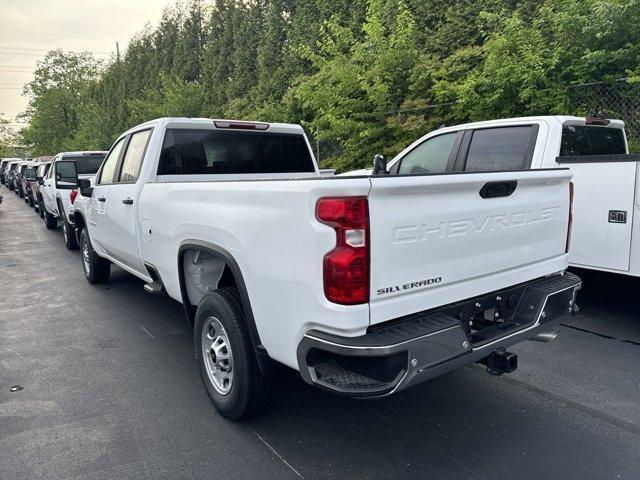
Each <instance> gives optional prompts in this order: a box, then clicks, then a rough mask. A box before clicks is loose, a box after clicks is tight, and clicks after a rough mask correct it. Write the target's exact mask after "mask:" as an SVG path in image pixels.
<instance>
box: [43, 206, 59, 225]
mask: <svg viewBox="0 0 640 480" xmlns="http://www.w3.org/2000/svg"><path fill="white" fill-rule="evenodd" d="M44 226H45V227H47V230H55V229H56V228H58V219H57V218H56V217H55V215H52V214H50V213H49V212H48V211H47V208H46V207H45V209H44Z"/></svg>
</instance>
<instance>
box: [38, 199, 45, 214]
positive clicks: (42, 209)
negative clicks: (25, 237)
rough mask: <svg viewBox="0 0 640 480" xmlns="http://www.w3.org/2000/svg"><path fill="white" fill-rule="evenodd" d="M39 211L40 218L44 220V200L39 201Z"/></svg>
mask: <svg viewBox="0 0 640 480" xmlns="http://www.w3.org/2000/svg"><path fill="white" fill-rule="evenodd" d="M38 210H39V213H40V218H44V204H43V203H42V200H40V199H38Z"/></svg>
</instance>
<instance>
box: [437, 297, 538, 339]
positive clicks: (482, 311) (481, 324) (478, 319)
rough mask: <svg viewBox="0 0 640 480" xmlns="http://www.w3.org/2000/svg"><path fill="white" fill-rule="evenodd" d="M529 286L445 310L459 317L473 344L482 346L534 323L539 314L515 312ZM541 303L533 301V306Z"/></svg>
mask: <svg viewBox="0 0 640 480" xmlns="http://www.w3.org/2000/svg"><path fill="white" fill-rule="evenodd" d="M526 288H527V287H526V286H519V287H514V288H511V289H508V290H502V291H500V292H496V293H491V294H487V295H484V296H482V297H477V298H475V299H473V300H469V301H466V302H461V303H458V304H455V305H453V306H451V307H447V308H446V309H445V310H444V312H445V313H446V314H448V315H451V316H452V317H455V318H457V319H458V320H459V321H460V323H461V324H462V328H464V330H465V332H466V334H467V337H468V338H469V341H470V342H471V344H472V345H473V346H480V345H482V344H484V343H487V342H489V341H491V340H494V339H496V338H500V337H502V336H506V335H509V334H510V333H513V332H516V331H518V330H521V329H523V328H526V327H528V326H531V325H533V323H535V320H536V316H533V315H527V316H522V315H517V314H516V313H517V312H518V311H519V310H518V307H520V304H521V303H522V300H523V297H524V296H525V290H526ZM528 307H529V306H527V308H528ZM538 307H541V306H540V305H535V304H534V305H533V308H532V310H537V309H538Z"/></svg>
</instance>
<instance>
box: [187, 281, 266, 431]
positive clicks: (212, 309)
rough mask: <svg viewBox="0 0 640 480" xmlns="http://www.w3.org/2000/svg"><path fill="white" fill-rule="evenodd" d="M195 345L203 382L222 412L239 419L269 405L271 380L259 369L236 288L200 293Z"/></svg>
mask: <svg viewBox="0 0 640 480" xmlns="http://www.w3.org/2000/svg"><path fill="white" fill-rule="evenodd" d="M194 348H195V353H196V361H197V363H198V368H199V370H200V377H201V378H202V382H203V383H204V386H205V389H206V390H207V394H208V395H209V398H210V399H211V401H212V402H213V404H214V406H215V407H216V410H217V411H218V412H219V413H220V414H221V415H223V416H224V417H227V418H229V419H231V420H239V419H241V418H245V417H248V416H251V415H254V414H256V413H259V412H260V411H261V410H263V409H265V408H266V407H267V406H268V404H269V402H270V401H271V397H272V396H273V391H274V382H273V379H271V378H267V377H265V376H264V375H263V374H262V373H261V372H260V368H259V367H258V362H257V360H256V354H255V351H254V348H253V346H252V343H251V340H250V338H249V332H248V330H247V325H246V322H245V316H244V311H243V309H242V305H241V304H240V299H239V295H238V290H237V289H236V288H222V289H218V290H214V291H213V292H211V293H210V294H208V295H205V296H204V297H203V299H202V300H201V302H200V305H199V306H198V311H197V312H196V321H195V329H194Z"/></svg>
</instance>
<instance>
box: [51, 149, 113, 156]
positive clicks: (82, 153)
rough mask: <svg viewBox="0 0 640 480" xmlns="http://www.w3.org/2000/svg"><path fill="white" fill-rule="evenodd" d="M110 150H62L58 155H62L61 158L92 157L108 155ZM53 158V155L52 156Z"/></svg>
mask: <svg viewBox="0 0 640 480" xmlns="http://www.w3.org/2000/svg"><path fill="white" fill-rule="evenodd" d="M107 153H109V152H105V151H102V150H87V151H78V152H60V153H58V154H57V155H56V157H57V156H58V155H60V158H69V157H90V156H93V155H106V154H107ZM52 158H53V157H52Z"/></svg>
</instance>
